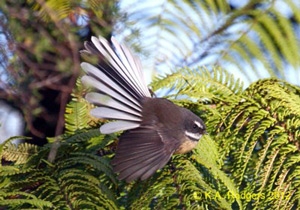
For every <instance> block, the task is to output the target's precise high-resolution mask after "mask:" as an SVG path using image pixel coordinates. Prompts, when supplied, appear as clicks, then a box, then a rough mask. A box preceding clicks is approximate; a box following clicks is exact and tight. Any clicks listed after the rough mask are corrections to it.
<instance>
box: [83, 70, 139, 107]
mask: <svg viewBox="0 0 300 210" xmlns="http://www.w3.org/2000/svg"><path fill="white" fill-rule="evenodd" d="M81 82H82V83H83V84H85V85H88V86H92V87H94V88H96V89H98V90H100V91H101V92H103V93H106V94H107V95H109V96H111V97H113V98H117V99H118V100H119V101H121V102H123V103H125V104H127V105H128V106H132V107H134V108H135V109H137V110H139V109H141V108H140V104H138V106H137V105H136V104H134V103H132V101H129V100H128V99H126V98H125V97H123V96H122V95H120V94H119V93H117V92H115V91H114V90H112V89H110V88H109V87H107V86H106V85H105V84H103V83H101V82H99V81H98V80H96V79H94V78H93V77H90V76H83V77H82V78H81ZM134 101H135V100H134Z"/></svg>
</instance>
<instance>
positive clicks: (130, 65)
mask: <svg viewBox="0 0 300 210" xmlns="http://www.w3.org/2000/svg"><path fill="white" fill-rule="evenodd" d="M111 41H112V43H113V45H114V46H115V48H116V50H117V52H118V54H119V56H120V58H121V60H122V62H123V64H124V65H125V67H126V68H124V69H123V70H127V72H124V73H125V74H126V73H127V74H129V75H130V76H131V78H132V79H133V83H135V84H134V85H135V87H136V88H137V89H139V91H140V93H141V94H143V95H146V96H150V93H149V91H148V88H147V85H145V84H146V83H145V82H144V78H143V77H141V72H142V71H141V64H140V62H136V61H137V60H138V59H137V58H136V57H135V56H133V55H132V54H131V52H130V50H129V49H127V48H126V47H125V46H123V45H120V44H119V43H118V42H117V41H116V39H114V38H113V37H112V39H111ZM145 87H146V91H145Z"/></svg>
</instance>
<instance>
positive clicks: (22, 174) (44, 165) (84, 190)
mask: <svg viewBox="0 0 300 210" xmlns="http://www.w3.org/2000/svg"><path fill="white" fill-rule="evenodd" d="M110 140H111V138H109V137H104V136H102V135H100V133H99V131H98V129H96V130H89V131H81V132H77V133H76V134H75V135H74V136H69V135H65V136H63V137H62V140H61V142H60V147H59V150H58V154H57V157H56V160H55V163H49V162H47V160H46V159H47V156H48V153H49V150H50V149H49V148H50V145H45V146H44V147H41V148H39V150H38V151H35V152H32V153H31V156H30V157H27V159H26V161H25V159H24V158H23V153H24V152H25V150H26V148H27V149H28V151H27V153H28V152H29V151H32V148H31V147H34V148H35V147H36V146H33V145H31V146H30V145H29V144H27V143H24V144H20V145H19V146H18V149H17V150H18V152H19V156H20V157H19V158H21V157H22V158H23V159H22V160H23V163H22V164H20V163H19V164H17V162H16V163H15V164H12V163H10V162H6V163H5V164H3V165H2V166H1V168H0V180H1V183H2V184H1V193H0V207H4V206H6V207H9V208H10V209H24V208H38V209H44V208H47V207H48V208H49V207H51V208H52V209H65V208H71V209H101V208H105V209H118V208H117V202H116V195H115V194H114V189H115V188H116V183H117V181H116V179H115V175H114V174H113V173H112V170H111V166H110V164H109V158H108V157H106V156H101V157H100V156H98V155H96V153H97V150H95V149H96V148H95V147H91V145H93V144H96V143H97V145H101V144H104V145H106V144H107V143H108V142H110ZM7 144H8V146H5V147H4V149H3V152H4V154H6V153H11V154H12V155H14V156H16V152H15V150H11V149H10V147H11V146H10V144H9V143H7ZM23 145H25V146H23ZM5 157H7V156H5V155H3V158H4V159H6V158H5ZM8 157H9V156H8ZM15 159H16V161H17V160H18V159H17V158H15ZM6 160H10V161H12V158H10V159H6Z"/></svg>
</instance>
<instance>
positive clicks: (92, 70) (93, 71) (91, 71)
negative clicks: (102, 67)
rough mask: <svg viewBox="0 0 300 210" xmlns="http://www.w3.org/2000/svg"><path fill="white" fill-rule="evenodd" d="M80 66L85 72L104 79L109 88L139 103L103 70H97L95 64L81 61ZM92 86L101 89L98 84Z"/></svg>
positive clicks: (101, 79)
mask: <svg viewBox="0 0 300 210" xmlns="http://www.w3.org/2000/svg"><path fill="white" fill-rule="evenodd" d="M81 67H82V69H83V70H84V71H85V72H86V73H88V74H92V75H93V76H95V77H97V78H98V79H99V80H100V81H105V83H106V84H108V86H110V88H112V89H114V92H117V93H120V94H121V95H122V96H125V97H126V98H127V99H129V100H130V101H132V102H134V103H135V104H136V105H139V102H137V101H136V99H134V98H133V97H132V96H131V95H129V94H128V93H127V92H126V91H124V89H123V88H122V87H120V86H119V85H118V84H116V83H115V82H114V81H113V80H111V79H110V78H109V77H108V76H106V75H105V74H104V73H103V72H101V71H99V69H98V68H96V67H95V66H93V65H91V64H89V63H85V62H83V63H81ZM100 81H97V82H98V83H101V82H100ZM93 87H94V88H97V89H98V90H100V91H101V89H99V85H97V84H96V85H95V86H93ZM107 94H109V93H107Z"/></svg>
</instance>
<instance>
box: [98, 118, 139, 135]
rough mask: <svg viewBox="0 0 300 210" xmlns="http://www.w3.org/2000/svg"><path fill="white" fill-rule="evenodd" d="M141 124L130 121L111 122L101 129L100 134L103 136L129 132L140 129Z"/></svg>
mask: <svg viewBox="0 0 300 210" xmlns="http://www.w3.org/2000/svg"><path fill="white" fill-rule="evenodd" d="M139 126H140V124H139V123H136V122H129V121H122V120H118V121H114V122H109V123H106V124H104V125H102V126H101V127H100V132H101V133H103V134H110V133H115V132H119V131H123V130H129V129H134V128H137V127H139Z"/></svg>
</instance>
